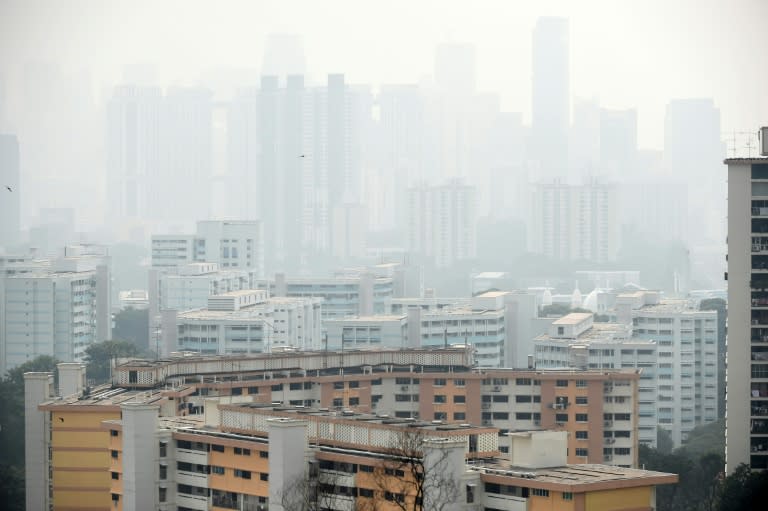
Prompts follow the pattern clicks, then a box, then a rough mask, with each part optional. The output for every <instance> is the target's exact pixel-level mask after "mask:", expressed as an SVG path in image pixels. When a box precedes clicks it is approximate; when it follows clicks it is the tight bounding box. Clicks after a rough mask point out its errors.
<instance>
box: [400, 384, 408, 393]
mask: <svg viewBox="0 0 768 511" xmlns="http://www.w3.org/2000/svg"><path fill="white" fill-rule="evenodd" d="M400 390H402V391H403V392H408V385H403V386H402V387H400Z"/></svg>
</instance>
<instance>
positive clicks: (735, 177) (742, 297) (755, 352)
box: [725, 128, 768, 473]
mask: <svg viewBox="0 0 768 511" xmlns="http://www.w3.org/2000/svg"><path fill="white" fill-rule="evenodd" d="M762 134H763V138H762V143H763V144H764V151H763V154H764V155H765V156H768V147H765V145H768V144H766V137H768V129H765V128H763V129H762ZM725 163H726V164H727V165H728V273H727V274H726V278H727V279H728V343H727V350H728V358H727V366H726V367H727V369H726V371H727V372H726V381H727V393H726V401H725V407H726V414H725V416H726V431H725V438H726V446H725V463H726V471H727V472H729V473H731V472H733V471H734V470H735V469H736V467H738V466H739V465H740V464H742V463H746V464H747V465H749V466H750V467H752V468H753V469H766V468H768V255H766V254H768V234H767V233H768V158H765V157H763V158H729V159H727V160H725Z"/></svg>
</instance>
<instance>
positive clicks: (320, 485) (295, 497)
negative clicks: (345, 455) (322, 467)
mask: <svg viewBox="0 0 768 511" xmlns="http://www.w3.org/2000/svg"><path fill="white" fill-rule="evenodd" d="M311 470H317V465H314V466H313V467H312V468H311ZM340 482H341V476H339V475H337V474H331V473H328V472H322V471H319V472H318V473H315V474H305V475H303V476H300V477H298V478H296V479H294V480H292V481H290V482H288V483H287V484H286V485H285V486H283V489H282V490H281V491H280V497H279V498H280V505H281V506H282V507H283V510H284V511H312V510H316V509H336V508H337V506H338V502H339V501H340V500H341V501H342V502H343V497H342V494H341V492H340V491H339V485H340Z"/></svg>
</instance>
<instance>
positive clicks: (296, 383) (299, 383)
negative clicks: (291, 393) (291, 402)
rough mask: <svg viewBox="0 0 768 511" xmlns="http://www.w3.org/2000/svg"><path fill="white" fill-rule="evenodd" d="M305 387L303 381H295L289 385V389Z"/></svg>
mask: <svg viewBox="0 0 768 511" xmlns="http://www.w3.org/2000/svg"><path fill="white" fill-rule="evenodd" d="M303 388H304V384H303V383H301V382H293V383H291V384H289V385H288V389H289V390H301V389H303Z"/></svg>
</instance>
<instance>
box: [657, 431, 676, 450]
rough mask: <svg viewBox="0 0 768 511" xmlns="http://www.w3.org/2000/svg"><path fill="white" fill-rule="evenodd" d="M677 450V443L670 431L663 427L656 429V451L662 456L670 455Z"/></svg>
mask: <svg viewBox="0 0 768 511" xmlns="http://www.w3.org/2000/svg"><path fill="white" fill-rule="evenodd" d="M674 448H675V442H674V440H672V435H670V434H669V431H667V430H666V429H664V428H662V427H657V428H656V450H657V451H659V452H660V453H662V454H670V453H671V452H672V449H674Z"/></svg>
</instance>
